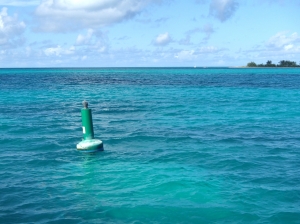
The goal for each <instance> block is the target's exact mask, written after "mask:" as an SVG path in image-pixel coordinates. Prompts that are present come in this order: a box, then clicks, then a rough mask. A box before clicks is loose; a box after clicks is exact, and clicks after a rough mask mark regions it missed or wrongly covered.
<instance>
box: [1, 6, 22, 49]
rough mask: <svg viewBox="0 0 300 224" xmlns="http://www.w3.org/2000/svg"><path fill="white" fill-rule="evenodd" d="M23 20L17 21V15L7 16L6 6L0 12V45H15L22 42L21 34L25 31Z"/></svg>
mask: <svg viewBox="0 0 300 224" xmlns="http://www.w3.org/2000/svg"><path fill="white" fill-rule="evenodd" d="M25 28H26V25H25V23H24V22H19V21H18V18H17V16H16V15H15V16H9V15H8V13H7V8H2V10H1V12H0V46H10V47H15V46H16V45H18V43H21V42H23V39H22V37H21V35H22V34H23V32H24V31H25Z"/></svg>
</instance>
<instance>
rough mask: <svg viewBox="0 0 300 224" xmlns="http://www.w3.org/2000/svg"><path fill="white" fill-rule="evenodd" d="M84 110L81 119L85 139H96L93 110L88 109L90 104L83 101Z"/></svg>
mask: <svg viewBox="0 0 300 224" xmlns="http://www.w3.org/2000/svg"><path fill="white" fill-rule="evenodd" d="M82 104H83V108H82V109H81V118H82V132H83V139H84V140H88V139H94V128H93V118H92V110H91V109H90V108H88V102H87V101H83V102H82Z"/></svg>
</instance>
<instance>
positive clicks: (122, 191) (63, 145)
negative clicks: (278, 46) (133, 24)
mask: <svg viewBox="0 0 300 224" xmlns="http://www.w3.org/2000/svg"><path fill="white" fill-rule="evenodd" d="M83 100H87V101H88V102H89V107H90V108H91V109H92V113H93V122H94V132H95V138H97V139H101V140H102V141H103V142H104V151H103V152H97V153H93V154H87V153H82V152H79V151H77V150H76V144H77V143H79V142H80V141H81V140H82V127H81V114H80V109H81V108H82V101H83ZM0 108H1V109H0V140H1V141H0V142H1V149H0V223H24V224H25V223H26V224H27V223H37V224H41V223H52V224H53V223H95V224H96V223H134V224H138V223H230V224H231V223H272V224H276V223H300V69H299V68H297V69H295V68H293V69H291V68H290V69H288V68H277V69H267V68H261V69H259V68H257V69H239V68H80V69H79V68H57V69H55V68H48V69H0Z"/></svg>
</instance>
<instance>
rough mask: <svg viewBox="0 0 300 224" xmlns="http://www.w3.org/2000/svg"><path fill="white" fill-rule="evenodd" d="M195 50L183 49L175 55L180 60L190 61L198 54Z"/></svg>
mask: <svg viewBox="0 0 300 224" xmlns="http://www.w3.org/2000/svg"><path fill="white" fill-rule="evenodd" d="M194 53H195V51H194V50H189V51H188V50H182V51H180V52H179V53H177V54H176V55H175V58H177V59H179V60H186V61H190V60H193V59H195V58H196V55H194Z"/></svg>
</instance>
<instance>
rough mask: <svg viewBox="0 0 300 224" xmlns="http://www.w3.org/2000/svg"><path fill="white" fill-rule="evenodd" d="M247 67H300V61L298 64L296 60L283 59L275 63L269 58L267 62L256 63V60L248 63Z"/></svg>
mask: <svg viewBox="0 0 300 224" xmlns="http://www.w3.org/2000/svg"><path fill="white" fill-rule="evenodd" d="M247 67H300V63H299V65H297V63H296V62H294V61H286V60H282V61H280V62H279V63H278V64H277V65H275V64H272V61H270V60H268V61H267V62H266V64H256V63H255V62H249V63H248V64H247Z"/></svg>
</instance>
